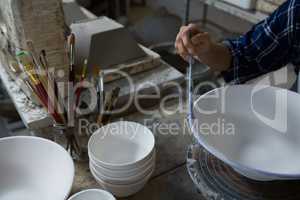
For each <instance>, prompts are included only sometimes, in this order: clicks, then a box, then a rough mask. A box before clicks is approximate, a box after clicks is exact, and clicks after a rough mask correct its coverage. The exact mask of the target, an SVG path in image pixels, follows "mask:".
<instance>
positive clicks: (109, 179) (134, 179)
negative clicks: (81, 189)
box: [90, 160, 155, 185]
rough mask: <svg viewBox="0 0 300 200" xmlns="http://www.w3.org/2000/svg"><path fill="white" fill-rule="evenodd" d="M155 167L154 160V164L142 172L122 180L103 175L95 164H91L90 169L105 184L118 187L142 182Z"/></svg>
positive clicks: (153, 161)
mask: <svg viewBox="0 0 300 200" xmlns="http://www.w3.org/2000/svg"><path fill="white" fill-rule="evenodd" d="M154 167H155V160H152V162H151V163H150V164H149V165H148V166H146V167H145V168H144V169H142V170H141V171H138V172H137V173H136V174H133V175H131V176H128V175H127V176H126V177H121V178H119V177H118V178H114V177H110V176H107V175H105V174H103V173H102V172H101V171H99V170H98V169H99V168H98V169H97V166H95V165H93V163H91V162H90V169H91V170H93V171H94V172H95V174H96V175H97V177H99V178H100V179H101V180H103V181H104V182H107V183H110V184H117V185H126V184H133V183H135V182H138V181H139V180H142V179H143V178H145V177H146V176H148V174H150V173H151V172H152V170H153V169H154Z"/></svg>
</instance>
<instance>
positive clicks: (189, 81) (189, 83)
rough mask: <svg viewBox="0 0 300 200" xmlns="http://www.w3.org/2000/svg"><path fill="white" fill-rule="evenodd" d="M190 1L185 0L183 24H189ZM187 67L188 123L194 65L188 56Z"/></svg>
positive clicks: (191, 103)
mask: <svg viewBox="0 0 300 200" xmlns="http://www.w3.org/2000/svg"><path fill="white" fill-rule="evenodd" d="M190 3H191V1H190V0H186V2H185V18H184V24H185V25H188V24H189V18H190ZM188 59H189V60H188V61H189V66H188V73H187V77H186V78H187V95H188V118H189V121H190V120H191V119H192V117H193V114H192V113H193V79H192V78H193V76H192V72H193V64H194V58H193V57H192V56H191V55H190V56H189V58H188Z"/></svg>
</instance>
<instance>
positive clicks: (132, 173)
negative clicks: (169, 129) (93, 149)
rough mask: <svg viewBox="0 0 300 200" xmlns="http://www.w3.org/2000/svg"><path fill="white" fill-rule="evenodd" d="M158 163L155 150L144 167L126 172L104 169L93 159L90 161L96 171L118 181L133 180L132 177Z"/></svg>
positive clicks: (126, 170)
mask: <svg viewBox="0 0 300 200" xmlns="http://www.w3.org/2000/svg"><path fill="white" fill-rule="evenodd" d="M155 161H156V153H155V150H154V151H153V153H152V156H151V158H149V160H147V161H146V162H145V163H144V164H143V165H140V166H138V167H136V168H133V169H129V170H128V169H125V170H111V169H108V168H105V167H102V166H100V165H97V164H96V163H95V162H94V161H93V160H92V159H90V163H91V164H92V165H93V167H94V168H95V170H96V171H97V172H99V173H101V174H103V175H104V176H107V177H111V178H117V179H127V178H131V177H132V176H135V175H137V174H140V173H141V172H143V171H145V169H146V168H148V167H149V166H151V165H153V163H155Z"/></svg>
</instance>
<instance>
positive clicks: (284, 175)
mask: <svg viewBox="0 0 300 200" xmlns="http://www.w3.org/2000/svg"><path fill="white" fill-rule="evenodd" d="M228 87H236V88H242V87H244V88H245V87H253V85H251V84H244V85H231V86H225V87H220V88H216V89H213V90H211V91H209V92H207V93H205V94H203V95H201V96H200V97H199V98H198V99H197V100H196V101H195V102H194V103H193V104H192V106H193V107H192V108H189V109H194V105H197V103H198V101H200V100H202V99H203V98H205V97H207V96H208V95H209V94H211V93H213V92H216V91H219V90H222V89H226V88H228ZM262 87H263V85H262ZM266 88H271V89H273V90H275V89H277V90H278V89H279V90H287V89H282V88H278V87H273V86H269V85H266ZM287 93H288V94H293V95H295V94H296V95H299V94H298V93H296V92H293V91H291V90H287ZM193 120H194V119H193V116H192V113H190V111H189V115H188V122H189V126H190V129H191V131H192V133H193V135H194V136H195V138H196V139H197V141H198V143H199V144H200V145H201V146H203V147H204V148H205V149H206V150H207V151H208V152H210V153H211V154H212V155H214V156H215V157H217V158H218V159H220V160H222V161H223V162H224V163H226V164H228V165H230V166H231V167H232V168H235V169H238V170H239V171H254V172H255V173H258V174H263V175H264V176H271V177H273V178H274V177H275V178H276V177H277V178H290V179H297V178H299V177H300V174H291V173H272V172H268V171H265V170H261V169H257V168H252V167H248V166H245V165H243V164H240V163H237V162H234V161H233V160H230V159H229V158H227V157H226V156H225V155H223V154H222V153H221V152H219V151H218V150H217V149H215V148H214V147H212V146H211V145H209V144H206V143H205V142H203V141H202V140H201V139H200V138H199V137H197V135H198V134H194V127H193Z"/></svg>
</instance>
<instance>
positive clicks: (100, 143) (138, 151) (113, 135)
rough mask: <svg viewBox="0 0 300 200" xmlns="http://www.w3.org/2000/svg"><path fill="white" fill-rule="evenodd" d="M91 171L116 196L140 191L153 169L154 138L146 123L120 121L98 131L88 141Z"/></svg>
mask: <svg viewBox="0 0 300 200" xmlns="http://www.w3.org/2000/svg"><path fill="white" fill-rule="evenodd" d="M88 153H89V158H90V171H91V173H92V175H93V177H94V178H95V180H96V181H97V182H98V183H99V184H100V185H101V186H102V188H103V189H105V190H107V191H109V192H111V193H112V194H113V195H115V196H117V197H127V196H130V195H133V194H135V193H137V192H138V191H140V190H141V189H142V188H143V187H144V186H145V185H146V183H147V182H148V181H149V179H150V178H151V176H152V174H153V172H154V169H155V156H156V155H155V139H154V135H153V133H152V132H151V131H150V130H149V129H148V128H147V127H145V126H143V125H140V124H138V123H135V122H127V121H120V122H115V123H111V124H108V125H106V126H104V127H102V128H100V129H99V130H97V131H96V132H95V133H94V134H93V135H92V136H91V138H90V140H89V143H88Z"/></svg>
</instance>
